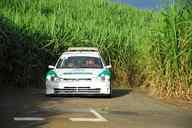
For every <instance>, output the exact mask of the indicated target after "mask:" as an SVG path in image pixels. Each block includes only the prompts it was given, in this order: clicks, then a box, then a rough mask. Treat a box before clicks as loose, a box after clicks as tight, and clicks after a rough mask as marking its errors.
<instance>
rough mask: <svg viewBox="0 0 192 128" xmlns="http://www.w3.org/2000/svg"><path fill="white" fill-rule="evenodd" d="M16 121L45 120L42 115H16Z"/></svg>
mask: <svg viewBox="0 0 192 128" xmlns="http://www.w3.org/2000/svg"><path fill="white" fill-rule="evenodd" d="M13 119H14V120H15V121H43V120H45V119H44V118H42V117H14V118H13Z"/></svg>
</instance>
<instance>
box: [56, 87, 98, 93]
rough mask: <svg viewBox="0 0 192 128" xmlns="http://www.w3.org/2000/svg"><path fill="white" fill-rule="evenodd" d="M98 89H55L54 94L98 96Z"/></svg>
mask: <svg viewBox="0 0 192 128" xmlns="http://www.w3.org/2000/svg"><path fill="white" fill-rule="evenodd" d="M100 90H101V89H100V88H90V87H64V89H55V93H56V94H99V93H100Z"/></svg>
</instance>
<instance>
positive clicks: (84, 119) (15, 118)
mask: <svg viewBox="0 0 192 128" xmlns="http://www.w3.org/2000/svg"><path fill="white" fill-rule="evenodd" d="M61 111H62V112H72V113H73V112H75V113H88V112H91V113H92V114H93V115H94V116H95V117H96V118H69V120H71V121H86V122H106V121H107V120H106V119H105V118H104V117H103V116H102V115H100V114H99V113H97V112H96V111H95V110H94V109H92V108H90V109H62V110H61ZM13 119H14V120H15V121H43V120H45V118H42V117H14V118H13Z"/></svg>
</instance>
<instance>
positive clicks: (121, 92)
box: [112, 89, 132, 98]
mask: <svg viewBox="0 0 192 128" xmlns="http://www.w3.org/2000/svg"><path fill="white" fill-rule="evenodd" d="M131 91H132V89H113V93H112V98H115V97H121V96H125V95H128V94H129V93H130V92H131Z"/></svg>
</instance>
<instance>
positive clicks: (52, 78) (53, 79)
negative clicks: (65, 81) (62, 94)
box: [50, 77, 62, 82]
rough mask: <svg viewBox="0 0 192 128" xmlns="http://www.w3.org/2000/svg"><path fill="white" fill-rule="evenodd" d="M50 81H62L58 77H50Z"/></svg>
mask: <svg viewBox="0 0 192 128" xmlns="http://www.w3.org/2000/svg"><path fill="white" fill-rule="evenodd" d="M50 80H51V81H54V82H60V81H62V79H61V78H59V77H51V79H50Z"/></svg>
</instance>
